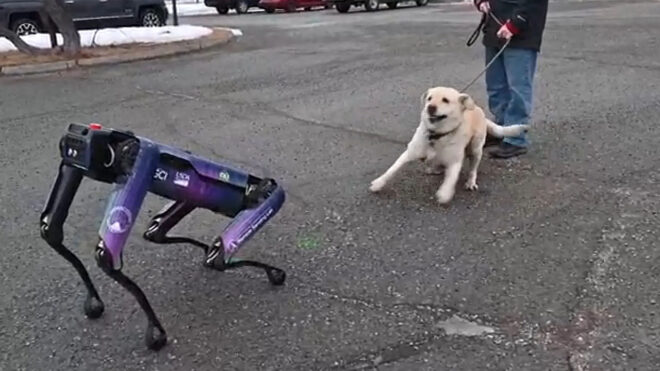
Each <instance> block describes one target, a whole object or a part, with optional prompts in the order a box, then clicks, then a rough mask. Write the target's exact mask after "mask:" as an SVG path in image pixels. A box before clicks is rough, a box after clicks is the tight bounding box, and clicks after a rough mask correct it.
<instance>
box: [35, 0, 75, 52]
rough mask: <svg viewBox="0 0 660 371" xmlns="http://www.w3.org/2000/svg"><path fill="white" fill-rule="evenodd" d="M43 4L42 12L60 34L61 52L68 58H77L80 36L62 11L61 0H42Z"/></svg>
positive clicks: (62, 3)
mask: <svg viewBox="0 0 660 371" xmlns="http://www.w3.org/2000/svg"><path fill="white" fill-rule="evenodd" d="M43 4H44V10H45V11H46V13H47V14H48V15H49V16H50V19H52V20H53V22H54V23H55V26H56V28H57V30H58V31H59V32H60V33H61V34H62V39H63V40H64V45H63V47H62V50H63V51H64V53H65V54H66V55H68V56H77V55H78V54H79V53H80V34H78V30H77V29H76V26H75V24H74V23H73V18H72V17H71V15H69V14H67V12H66V10H65V9H64V2H63V0H44V3H43Z"/></svg>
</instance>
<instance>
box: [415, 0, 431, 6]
mask: <svg viewBox="0 0 660 371" xmlns="http://www.w3.org/2000/svg"><path fill="white" fill-rule="evenodd" d="M428 3H429V0H415V4H417V6H426V5H427V4H428Z"/></svg>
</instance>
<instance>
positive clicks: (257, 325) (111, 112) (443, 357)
mask: <svg viewBox="0 0 660 371" xmlns="http://www.w3.org/2000/svg"><path fill="white" fill-rule="evenodd" d="M658 17H660V2H658V1H634V2H628V1H627V2H625V3H622V2H614V1H584V2H558V3H552V6H551V11H550V15H549V22H548V28H547V31H546V36H545V39H544V44H543V51H542V54H541V56H540V59H539V63H540V64H539V70H538V78H537V84H536V87H535V88H536V96H535V102H534V122H533V129H532V132H531V140H532V147H531V148H530V152H529V153H528V154H527V155H525V156H523V157H520V158H518V159H512V160H504V161H502V160H494V159H490V158H485V159H484V161H483V162H482V166H481V170H480V173H479V178H478V184H479V191H478V192H475V193H471V192H467V191H464V190H462V189H459V190H458V192H457V194H456V196H455V198H454V200H453V202H452V203H451V204H450V205H449V206H447V207H441V206H439V205H437V204H436V203H435V201H434V199H433V195H434V193H435V190H436V189H437V187H438V185H439V183H440V181H441V179H440V178H439V177H438V176H428V175H425V174H424V173H423V168H422V165H421V164H413V165H411V166H409V167H408V168H406V170H405V171H404V172H403V173H402V174H401V176H399V177H397V179H396V181H395V182H393V183H392V184H391V185H390V186H389V187H388V188H387V190H386V191H384V192H383V194H380V195H374V194H370V193H369V192H368V186H369V183H370V181H371V180H372V179H374V178H375V177H376V176H378V175H379V174H380V173H381V172H382V171H383V170H385V169H386V167H387V166H389V165H390V164H391V163H392V161H394V159H395V158H396V157H397V156H398V155H399V154H400V152H401V151H402V150H403V149H404V147H405V144H406V142H407V140H408V139H409V138H410V136H411V135H412V133H413V131H414V129H415V127H416V125H417V123H418V122H417V118H418V112H419V111H418V110H419V97H420V96H421V94H422V92H423V91H424V90H425V89H426V88H427V87H429V86H432V85H450V86H455V87H459V86H463V85H464V84H466V83H467V82H468V81H470V80H471V79H472V78H473V77H474V76H475V75H476V74H477V73H479V72H480V70H481V68H482V67H483V65H484V63H483V60H484V57H483V51H482V49H481V48H480V44H479V43H477V44H476V45H474V46H472V47H471V48H468V47H466V45H465V41H466V40H467V38H468V36H469V34H470V33H471V32H472V30H473V29H474V27H475V26H476V23H477V22H478V20H479V15H478V14H475V13H474V11H473V10H472V9H471V8H470V7H469V6H466V5H448V4H431V5H429V6H427V7H423V8H418V7H416V6H414V5H413V6H401V7H400V8H399V9H396V10H386V9H385V7H384V6H383V10H382V11H380V12H376V13H367V12H364V11H362V10H360V9H355V10H353V11H351V13H349V14H339V13H337V12H336V11H335V10H325V11H323V10H322V11H312V12H303V11H301V12H298V13H294V14H284V13H277V14H270V15H268V14H264V13H255V14H248V15H227V16H219V15H218V16H210V17H209V16H204V17H190V18H182V19H181V21H182V23H194V24H204V25H218V26H229V27H236V28H240V29H241V30H242V31H243V33H244V36H243V37H242V38H241V39H240V40H238V41H237V42H235V43H232V44H230V45H227V46H225V47H222V48H219V49H216V50H213V51H208V52H204V53H199V54H194V55H188V56H181V57H175V58H167V59H162V60H152V61H143V62H138V63H130V64H124V65H115V66H106V67H96V68H90V69H84V70H79V71H72V72H66V73H60V74H49V75H39V76H31V77H21V78H19V77H14V78H0V141H1V143H2V145H1V146H0V165H1V166H2V169H3V176H2V177H0V189H2V197H1V199H0V208H2V210H3V217H2V218H1V219H0V231H2V232H1V233H2V244H0V254H1V255H2V259H0V349H2V352H0V370H2V371H5V370H7V371H14V370H29V371H33V370H159V371H165V370H191V371H192V370H333V369H337V370H356V369H360V370H361V369H364V370H376V369H377V370H381V371H384V370H388V371H389V370H397V371H398V370H436V371H437V370H657V369H658V365H660V320H659V319H658V316H659V314H660V313H659V305H660V303H659V302H660V297H659V295H658V287H660V286H659V285H660V250H658V248H657V246H658V243H657V241H658V236H659V235H660V233H659V232H658V228H657V226H658V222H659V221H660V220H659V217H658V210H659V209H660V197H659V196H658V186H657V184H658V181H659V180H660V170H659V169H658V163H660V162H659V160H660V149H659V147H660V146H659V145H658V143H659V142H658V139H659V138H660V129H659V126H658V117H659V116H660V104H659V103H658V102H659V101H658V92H659V91H660V44H659V40H658V38H657V35H658V34H659V33H660V23H658V21H657V20H658ZM469 92H470V93H471V94H472V95H473V97H474V99H475V100H476V101H477V103H478V104H480V105H482V106H485V105H486V96H485V86H484V84H483V79H481V80H479V81H478V82H477V83H476V84H475V85H473V86H472V87H471V88H470V91H469ZM70 122H81V123H89V122H98V123H102V124H103V125H105V126H108V127H115V128H121V129H130V130H133V131H135V132H136V133H138V134H139V135H143V136H147V137H150V138H152V139H154V140H158V141H161V142H164V143H168V144H172V145H176V146H180V147H182V148H184V149H188V150H190V151H193V152H195V153H198V154H200V155H204V156H208V157H209V158H212V159H216V160H219V161H227V162H229V163H231V164H234V165H236V166H240V167H241V168H244V169H246V170H248V171H251V172H253V173H255V174H256V175H260V176H271V177H274V178H275V179H277V180H278V181H279V182H280V183H281V184H282V185H283V186H284V187H285V189H286V191H287V201H286V203H285V205H284V208H283V209H282V211H281V212H280V213H279V214H277V216H276V217H275V218H273V219H272V220H271V221H270V222H269V223H268V224H267V225H266V226H265V227H264V228H263V229H262V231H261V232H260V233H259V234H258V235H256V236H255V238H254V239H253V240H251V241H250V242H249V243H248V244H247V245H245V247H244V248H243V249H242V250H241V251H240V256H241V257H245V258H251V259H257V260H261V261H264V262H267V263H269V264H273V265H276V266H279V267H282V268H284V269H285V270H286V271H287V274H288V279H287V282H286V284H285V285H284V286H283V287H276V288H274V287H272V286H270V285H269V283H268V281H267V279H266V277H265V275H264V274H263V273H262V272H260V271H255V270H250V269H245V270H237V271H232V272H218V271H213V270H209V269H206V268H204V267H203V266H202V258H203V257H202V256H201V254H200V251H198V249H196V248H194V247H189V246H158V245H154V244H150V243H147V242H146V241H144V240H142V239H141V234H142V232H143V231H144V228H146V226H147V221H148V218H149V217H151V216H152V215H153V214H154V213H155V212H157V211H158V210H159V209H160V208H161V206H162V205H163V203H164V202H165V201H164V200H162V199H159V198H158V197H156V196H150V197H149V198H148V199H147V201H146V202H145V204H144V206H143V209H142V210H143V212H142V213H141V214H140V217H139V218H138V220H137V225H136V228H135V229H134V230H133V234H132V238H131V239H130V240H129V243H128V244H127V246H126V249H125V254H124V272H125V273H126V274H127V275H128V276H130V277H132V278H134V279H135V280H136V281H137V282H138V283H139V284H140V285H141V287H142V288H143V289H144V291H145V293H146V295H147V297H148V298H149V300H150V302H151V303H152V305H153V306H154V308H155V310H156V312H157V314H158V316H159V318H160V320H161V321H162V323H163V325H164V326H165V328H166V330H167V332H168V335H169V341H170V342H169V344H168V345H167V346H166V347H165V348H164V349H162V350H161V351H160V352H158V353H154V352H151V351H149V350H147V349H146V348H145V346H144V341H143V339H144V329H145V325H146V319H145V316H144V315H143V313H142V312H141V310H140V309H139V307H138V305H137V303H136V302H135V300H134V298H133V297H132V296H131V295H130V294H129V293H128V292H126V291H124V290H123V289H122V288H120V287H119V286H118V285H117V284H115V283H113V282H111V280H110V279H109V278H107V277H106V276H105V275H104V274H103V273H102V272H101V271H100V270H99V269H98V268H96V266H95V263H94V259H93V254H92V252H93V247H94V243H95V242H96V233H97V230H98V227H99V224H100V221H101V220H100V219H101V217H102V213H103V210H104V207H105V204H106V202H107V201H108V195H109V191H110V187H109V186H107V185H101V184H99V183H93V182H91V181H86V182H85V183H84V184H83V186H82V187H81V190H80V192H79V193H78V195H77V197H76V200H75V202H74V204H73V207H72V209H71V213H70V215H69V219H68V221H67V227H66V228H65V233H66V239H65V241H66V243H67V244H68V246H70V247H71V249H72V250H73V251H74V252H76V254H78V255H79V256H80V257H81V259H82V260H83V262H84V263H85V265H86V266H87V267H88V269H89V271H90V274H91V276H92V279H93V280H94V282H95V284H96V285H97V287H98V289H99V292H100V294H101V296H102V298H103V299H104V301H105V304H106V311H105V313H104V315H103V317H101V318H100V319H98V320H96V321H90V320H88V319H86V318H85V317H84V315H83V313H82V303H83V300H84V298H85V296H84V287H83V285H82V283H81V281H80V279H79V277H78V276H77V274H76V272H75V271H74V269H73V268H72V267H71V266H70V265H68V263H67V262H66V261H64V260H63V259H62V258H60V257H59V256H58V255H57V254H56V253H55V252H54V251H52V250H51V249H50V248H49V247H48V246H47V245H46V244H45V242H44V241H43V240H41V239H40V236H39V220H38V218H39V213H40V211H41V208H42V206H43V204H44V202H45V201H46V196H47V193H48V191H49V188H50V185H51V183H52V181H53V178H54V176H55V174H56V172H57V165H58V157H57V156H58V154H57V153H58V152H57V151H58V140H59V137H60V136H61V135H62V134H63V132H64V130H65V128H66V126H67V125H68V124H69V123H70ZM227 222H228V219H226V218H224V217H222V216H218V215H213V214H211V213H210V212H206V211H198V212H196V213H194V214H193V215H191V216H190V217H188V218H187V219H185V220H184V221H183V222H182V223H181V225H180V226H179V227H177V228H176V230H175V231H174V232H175V233H177V234H180V235H181V234H185V235H188V236H192V237H197V238H201V239H204V240H206V241H210V240H211V239H212V238H213V237H215V236H216V235H217V234H218V233H220V232H221V231H222V230H223V228H224V227H225V225H226V223H227Z"/></svg>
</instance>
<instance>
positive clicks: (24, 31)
mask: <svg viewBox="0 0 660 371" xmlns="http://www.w3.org/2000/svg"><path fill="white" fill-rule="evenodd" d="M11 29H12V30H13V31H14V33H15V34H17V35H18V36H26V35H34V34H37V33H39V32H41V30H40V29H39V24H38V23H37V22H36V21H35V20H33V19H28V18H22V19H18V20H16V21H15V22H14V24H13V25H12V27H11Z"/></svg>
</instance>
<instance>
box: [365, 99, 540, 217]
mask: <svg viewBox="0 0 660 371" xmlns="http://www.w3.org/2000/svg"><path fill="white" fill-rule="evenodd" d="M422 106H423V107H422V112H421V119H420V123H419V126H418V127H417V130H416V131H415V134H414V135H413V137H412V139H411V140H410V142H409V143H408V146H407V148H406V150H405V151H404V152H403V153H402V154H401V155H400V156H399V158H398V159H397V160H396V161H395V162H394V164H392V166H390V168H389V169H387V171H385V173H383V174H382V175H381V176H380V177H378V178H376V179H375V180H374V181H373V182H371V187H370V188H369V189H370V190H371V191H372V192H378V191H380V190H382V189H383V188H384V187H385V186H386V185H387V183H389V182H390V181H391V180H392V178H393V177H394V175H395V174H396V173H397V172H399V170H401V168H402V167H403V166H404V165H405V164H407V163H409V162H412V161H416V160H421V161H426V162H427V163H428V164H429V165H430V167H429V168H427V173H433V171H434V168H438V167H444V169H445V172H444V181H443V183H442V185H441V186H440V188H439V189H438V191H437V193H436V198H437V200H438V202H439V203H440V204H446V203H448V202H449V201H451V199H452V198H453V197H454V192H455V188H456V183H457V181H458V178H459V175H460V172H461V168H462V167H463V160H464V158H465V157H468V159H469V172H468V178H467V181H466V182H465V188H466V189H468V190H471V191H476V190H477V189H478V186H477V169H478V167H479V163H480V162H481V156H482V149H483V146H484V143H485V141H486V133H488V134H490V135H492V136H494V137H497V138H504V137H509V136H517V135H520V134H521V133H523V132H527V130H528V126H527V125H512V126H506V127H505V126H499V125H497V124H495V123H494V122H493V121H491V120H489V119H488V118H486V115H485V114H484V111H483V110H482V109H481V108H480V107H478V106H477V105H476V104H475V103H474V101H473V100H472V98H471V97H470V96H469V95H467V94H463V93H460V92H459V91H458V90H456V89H453V88H448V87H434V88H431V89H428V90H427V91H426V92H424V94H423V95H422Z"/></svg>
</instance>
